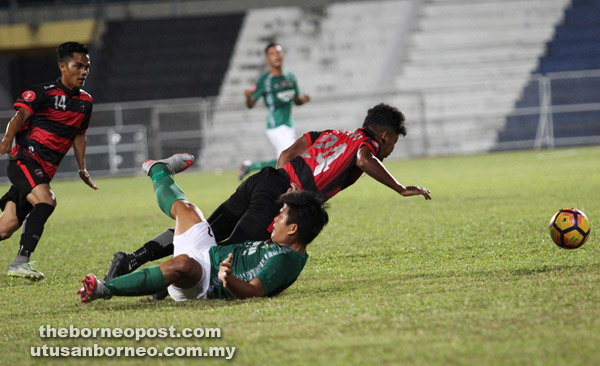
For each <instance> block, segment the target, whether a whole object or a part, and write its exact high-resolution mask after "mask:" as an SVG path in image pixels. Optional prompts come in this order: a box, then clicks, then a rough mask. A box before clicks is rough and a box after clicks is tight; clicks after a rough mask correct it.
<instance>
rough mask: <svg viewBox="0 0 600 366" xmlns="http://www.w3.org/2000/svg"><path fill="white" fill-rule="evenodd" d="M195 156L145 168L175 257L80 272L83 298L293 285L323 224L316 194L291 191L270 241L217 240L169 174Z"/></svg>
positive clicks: (185, 295)
mask: <svg viewBox="0 0 600 366" xmlns="http://www.w3.org/2000/svg"><path fill="white" fill-rule="evenodd" d="M193 161H194V157H193V156H192V155H190V154H176V155H173V156H172V157H170V158H168V159H163V160H148V161H146V162H145V163H144V165H143V169H144V171H145V172H146V173H147V174H148V175H149V176H150V177H151V178H152V182H153V184H154V190H155V192H156V198H157V201H158V205H159V207H160V208H161V210H162V211H163V212H164V213H165V214H166V215H167V216H169V217H172V218H174V219H175V236H174V241H173V244H174V253H173V258H172V259H170V260H168V261H166V262H163V263H162V264H160V265H159V266H154V267H149V268H144V269H141V270H138V271H135V272H132V273H130V274H127V275H123V276H120V277H117V278H115V279H112V280H110V281H108V282H106V283H105V282H104V281H102V280H98V279H97V278H96V276H94V275H88V276H86V277H85V278H84V279H83V288H81V290H79V296H80V297H81V301H82V302H90V301H93V300H95V299H98V298H105V299H108V298H110V297H112V296H142V295H150V294H154V293H156V292H158V291H161V290H164V289H167V290H168V292H169V295H171V297H172V298H173V299H174V300H176V301H186V300H195V299H208V298H240V299H244V298H248V297H262V296H273V295H276V294H278V293H280V292H281V291H283V290H285V289H286V288H288V287H289V286H291V285H292V284H293V283H294V281H296V279H297V278H298V276H299V275H300V272H301V271H302V269H303V268H304V265H305V263H306V260H307V258H308V255H307V254H306V246H307V245H308V244H309V243H310V242H311V241H312V240H313V239H314V238H315V237H316V236H317V235H318V234H319V232H321V230H322V229H323V227H324V226H325V225H326V224H327V221H328V216H327V212H326V211H325V208H324V206H323V203H324V201H325V199H324V198H323V197H320V196H318V194H317V193H314V192H309V191H304V192H297V191H293V192H288V193H285V194H283V195H281V197H280V198H279V199H280V201H281V203H282V204H283V207H282V208H281V211H280V213H279V215H278V216H277V217H276V218H275V221H274V226H273V233H272V235H271V240H268V241H249V242H245V243H240V244H232V245H228V246H217V243H216V241H215V239H214V236H213V234H212V231H211V228H210V225H208V223H207V222H206V220H205V219H204V216H203V214H202V212H201V211H200V209H198V207H196V206H195V205H193V204H191V203H190V202H188V201H187V200H186V198H185V195H184V194H183V192H182V191H181V189H180V188H179V186H177V184H175V182H174V181H173V179H172V178H171V175H172V174H175V173H178V172H181V171H183V170H185V169H187V168H188V167H189V166H190V165H191V164H192V163H193Z"/></svg>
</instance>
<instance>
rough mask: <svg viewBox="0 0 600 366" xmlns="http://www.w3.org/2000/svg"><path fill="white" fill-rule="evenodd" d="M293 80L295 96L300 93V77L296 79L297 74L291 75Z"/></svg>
mask: <svg viewBox="0 0 600 366" xmlns="http://www.w3.org/2000/svg"><path fill="white" fill-rule="evenodd" d="M291 77H292V80H293V81H294V93H295V94H294V96H296V97H297V96H298V95H300V87H299V86H298V79H296V75H294V74H292V75H291Z"/></svg>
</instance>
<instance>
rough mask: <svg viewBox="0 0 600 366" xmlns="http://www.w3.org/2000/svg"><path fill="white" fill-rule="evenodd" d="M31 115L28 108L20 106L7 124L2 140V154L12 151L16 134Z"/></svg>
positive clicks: (0, 150) (0, 147) (0, 148)
mask: <svg viewBox="0 0 600 366" xmlns="http://www.w3.org/2000/svg"><path fill="white" fill-rule="evenodd" d="M31 115H32V113H31V112H30V111H29V110H28V109H25V108H19V110H18V111H17V113H16V114H15V115H14V117H13V118H11V120H10V121H9V122H8V125H7V126H6V133H5V134H4V137H3V138H2V141H1V142H0V155H4V154H6V153H8V152H10V150H11V149H12V144H13V140H14V139H15V135H16V134H17V132H19V130H20V129H21V127H22V126H23V123H25V121H27V120H28V119H29V117H31Z"/></svg>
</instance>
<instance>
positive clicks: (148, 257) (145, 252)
mask: <svg viewBox="0 0 600 366" xmlns="http://www.w3.org/2000/svg"><path fill="white" fill-rule="evenodd" d="M174 233H175V229H168V230H165V231H164V232H162V233H160V234H158V235H157V236H155V237H154V238H152V240H150V241H149V242H147V243H146V244H144V245H143V246H142V247H141V248H140V249H138V250H136V251H135V252H133V253H131V255H130V257H129V265H130V267H131V270H132V271H133V270H135V269H137V268H139V267H140V266H142V265H144V264H146V263H148V262H150V261H154V260H157V259H161V258H164V257H167V256H169V255H171V254H173V249H174V248H173V235H174Z"/></svg>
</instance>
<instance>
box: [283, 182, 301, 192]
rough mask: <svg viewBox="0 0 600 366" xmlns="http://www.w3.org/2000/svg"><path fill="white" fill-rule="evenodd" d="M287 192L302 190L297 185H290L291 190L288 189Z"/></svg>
mask: <svg viewBox="0 0 600 366" xmlns="http://www.w3.org/2000/svg"><path fill="white" fill-rule="evenodd" d="M287 192H302V188H300V186H299V185H297V184H296V183H290V188H288V190H287Z"/></svg>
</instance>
